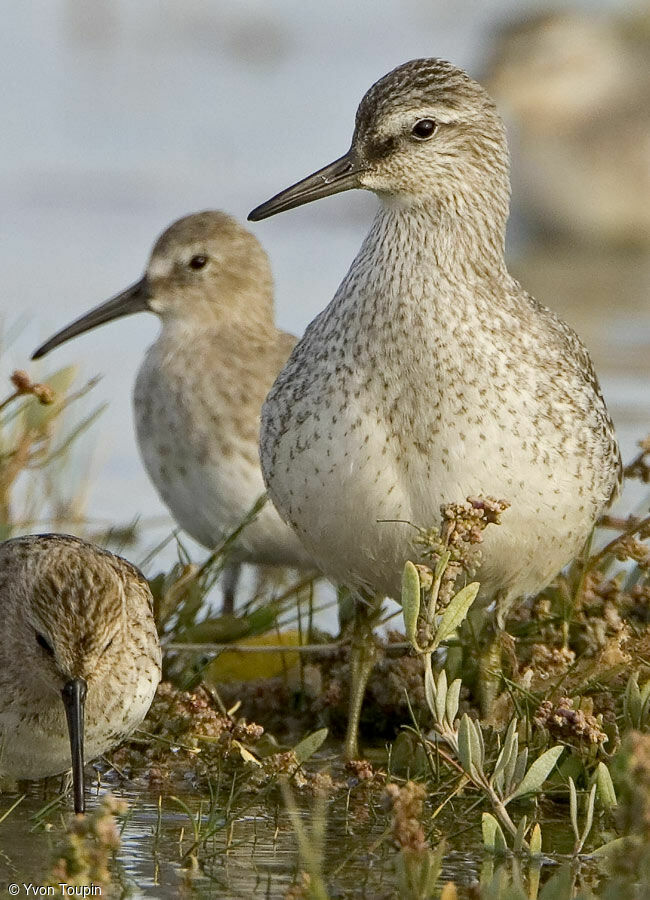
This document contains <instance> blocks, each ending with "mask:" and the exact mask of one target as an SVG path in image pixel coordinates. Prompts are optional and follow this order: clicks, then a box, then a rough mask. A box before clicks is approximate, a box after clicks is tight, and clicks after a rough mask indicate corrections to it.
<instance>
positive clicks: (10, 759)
mask: <svg viewBox="0 0 650 900" xmlns="http://www.w3.org/2000/svg"><path fill="white" fill-rule="evenodd" d="M0 614H1V615H2V621H3V627H2V630H1V631H0V777H1V778H8V779H12V780H17V779H35V778H45V777H47V776H50V775H57V774H59V773H60V772H64V771H66V770H68V769H70V767H71V766H72V781H73V792H74V809H75V812H77V813H83V812H84V810H85V791H84V761H85V759H95V758H96V757H97V756H101V754H103V753H106V752H107V751H108V750H110V749H111V748H112V747H114V746H116V745H117V744H119V743H120V742H121V741H122V740H123V739H124V738H125V737H127V736H128V735H129V734H130V733H131V732H132V731H133V730H134V729H135V728H136V727H137V726H138V725H139V724H140V722H141V721H142V720H143V719H144V717H145V716H146V714H147V712H148V710H149V707H150V705H151V701H152V700H153V696H154V693H155V691H156V688H157V686H158V682H159V681H160V666H161V654H160V644H159V643H158V635H157V633H156V626H155V623H154V617H153V598H152V596H151V592H150V590H149V586H148V584H147V581H146V579H145V578H144V576H143V575H142V574H141V573H140V572H139V571H138V569H136V568H135V566H132V565H131V563H129V562H127V561H126V560H125V559H122V558H121V557H119V556H115V555H114V554H112V553H109V552H108V551H106V550H100V549H99V548H98V547H95V546H93V545H92V544H88V543H86V542H85V541H81V540H79V539H78V538H74V537H71V536H69V535H64V534H43V535H29V536H27V537H19V538H14V539H12V540H9V541H5V542H4V543H2V544H0Z"/></svg>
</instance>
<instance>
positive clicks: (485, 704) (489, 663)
mask: <svg viewBox="0 0 650 900" xmlns="http://www.w3.org/2000/svg"><path fill="white" fill-rule="evenodd" d="M500 682H501V633H500V630H499V629H498V628H497V627H496V626H495V624H494V623H492V622H489V623H488V624H487V626H486V628H485V632H484V634H483V636H482V641H481V649H480V652H479V658H478V701H479V706H480V708H481V716H482V718H483V719H486V718H488V717H489V716H490V714H491V712H492V708H493V706H494V702H495V700H496V699H497V696H498V694H499V685H500Z"/></svg>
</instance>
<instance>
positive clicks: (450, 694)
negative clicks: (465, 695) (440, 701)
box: [445, 678, 462, 727]
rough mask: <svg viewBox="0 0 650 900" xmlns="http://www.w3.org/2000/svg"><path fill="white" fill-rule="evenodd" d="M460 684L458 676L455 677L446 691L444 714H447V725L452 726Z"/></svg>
mask: <svg viewBox="0 0 650 900" xmlns="http://www.w3.org/2000/svg"><path fill="white" fill-rule="evenodd" d="M461 685H462V681H461V680H460V678H456V679H455V680H454V681H452V683H451V687H450V688H449V690H448V691H447V703H446V709H445V715H446V716H447V722H449V725H450V726H451V727H453V725H454V720H455V718H456V716H457V715H458V702H459V699H460V688H461Z"/></svg>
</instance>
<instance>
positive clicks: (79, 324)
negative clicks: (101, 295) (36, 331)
mask: <svg viewBox="0 0 650 900" xmlns="http://www.w3.org/2000/svg"><path fill="white" fill-rule="evenodd" d="M150 298H151V291H150V289H149V282H148V280H147V277H146V275H145V277H144V278H141V279H140V281H136V283H135V284H132V285H131V287H128V288H127V289H126V290H125V291H122V293H121V294H118V295H117V296H116V297H113V298H112V299H111V300H107V301H106V303H101V304H100V305H99V306H96V307H95V309H91V311H90V312H89V313H86V315H85V316H81V318H80V319H76V320H75V321H74V322H72V324H71V325H68V326H66V328H62V329H61V331H57V333H56V334H55V335H54V336H53V337H51V338H50V339H49V341H45V343H44V344H43V345H42V346H41V347H39V348H38V350H36V351H34V353H32V359H40V358H41V356H45V354H46V353H49V352H50V350H54V348H55V347H58V346H59V344H64V343H65V342H66V341H69V340H70V338H73V337H76V336H77V335H78V334H83V333H84V331H90V329H91V328H97V326H98V325H103V324H104V323H105V322H111V321H112V320H113V319H120V318H121V317H122V316H130V315H132V314H133V313H138V312H145V311H146V310H148V309H149V300H150Z"/></svg>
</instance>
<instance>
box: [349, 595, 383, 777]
mask: <svg viewBox="0 0 650 900" xmlns="http://www.w3.org/2000/svg"><path fill="white" fill-rule="evenodd" d="M380 612H381V601H380V600H379V599H378V598H376V597H373V598H371V599H370V600H366V599H365V598H364V600H360V601H357V602H356V603H355V609H354V620H353V625H352V646H351V648H350V704H349V707H348V727H347V731H346V734H345V745H344V748H343V755H344V757H345V759H346V760H350V759H359V718H360V716H361V707H362V705H363V698H364V696H365V693H366V685H367V684H368V679H369V678H370V674H371V672H372V670H373V668H374V666H375V662H376V660H377V644H376V642H375V634H374V630H373V629H374V625H375V623H376V621H377V617H378V615H379V613H380Z"/></svg>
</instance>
